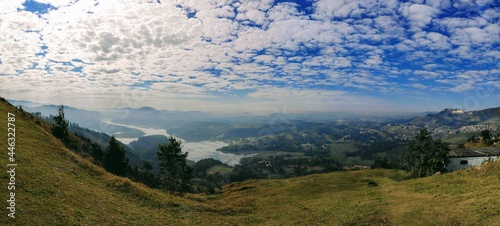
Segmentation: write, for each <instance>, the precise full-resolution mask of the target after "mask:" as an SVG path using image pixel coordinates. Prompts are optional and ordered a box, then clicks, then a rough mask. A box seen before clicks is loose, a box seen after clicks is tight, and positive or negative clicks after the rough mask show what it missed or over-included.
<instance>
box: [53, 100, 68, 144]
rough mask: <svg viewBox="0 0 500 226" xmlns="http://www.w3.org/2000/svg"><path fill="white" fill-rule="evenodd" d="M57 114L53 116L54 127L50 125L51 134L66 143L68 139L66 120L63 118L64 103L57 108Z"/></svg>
mask: <svg viewBox="0 0 500 226" xmlns="http://www.w3.org/2000/svg"><path fill="white" fill-rule="evenodd" d="M57 112H58V114H57V116H54V117H53V119H54V121H55V124H54V127H52V134H53V135H54V136H55V137H57V138H58V139H59V140H61V141H63V142H64V143H66V142H67V141H68V137H69V133H68V121H67V120H66V119H65V118H64V105H61V106H60V107H59V109H58V111H57Z"/></svg>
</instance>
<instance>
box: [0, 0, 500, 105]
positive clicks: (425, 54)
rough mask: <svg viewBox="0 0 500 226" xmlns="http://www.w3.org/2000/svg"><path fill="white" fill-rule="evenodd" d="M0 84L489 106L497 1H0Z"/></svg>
mask: <svg viewBox="0 0 500 226" xmlns="http://www.w3.org/2000/svg"><path fill="white" fill-rule="evenodd" d="M0 3H1V5H2V7H1V8H0V96H3V97H6V98H8V99H15V100H30V101H35V102H41V103H52V104H65V105H70V106H75V107H80V108H87V109H101V108H110V107H111V108H112V107H142V106H151V107H154V108H157V109H169V110H174V109H177V110H202V111H217V112H252V113H259V114H260V113H273V112H306V111H344V112H346V111H347V112H348V111H356V112H358V111H364V112H383V111H430V110H441V109H443V108H447V107H453V108H462V109H465V110H477V109H483V108H488V107H498V106H500V3H499V1H498V0H475V1H470V0H457V1H449V0H414V1H392V0H383V1H375V0H373V1H372V0H359V1H358V0H353V1H351V0H300V1H299V0H296V1H292V0H275V1H273V0H155V1H150V0H130V1H129V0H54V1H50V0H38V1H31V0H28V1H24V0H21V1H18V0H0Z"/></svg>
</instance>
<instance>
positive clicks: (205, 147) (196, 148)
mask: <svg viewBox="0 0 500 226" xmlns="http://www.w3.org/2000/svg"><path fill="white" fill-rule="evenodd" d="M103 123H106V124H109V125H116V126H124V127H128V128H131V129H137V130H141V131H142V132H144V135H142V136H151V135H164V136H166V137H168V136H169V134H168V133H167V130H165V129H154V128H147V127H141V126H134V125H126V124H120V123H114V122H112V121H104V122H103ZM176 138H177V139H180V140H181V141H182V146H183V149H182V151H187V152H188V157H187V159H189V160H192V161H195V162H196V161H199V160H201V159H206V158H213V159H217V160H219V161H221V162H223V163H226V164H228V165H231V166H234V165H235V164H238V163H239V162H240V159H242V158H243V157H248V156H250V155H236V154H229V153H223V152H220V151H217V149H219V148H222V147H225V146H227V145H228V144H227V143H225V142H222V141H198V142H188V141H186V140H183V139H182V138H179V137H176ZM116 139H117V140H119V141H120V142H122V143H124V144H127V145H128V144H130V143H131V142H133V141H137V140H138V139H139V137H127V138H118V137H117V138H116Z"/></svg>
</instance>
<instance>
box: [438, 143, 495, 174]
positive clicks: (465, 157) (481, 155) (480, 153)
mask: <svg viewBox="0 0 500 226" xmlns="http://www.w3.org/2000/svg"><path fill="white" fill-rule="evenodd" d="M448 157H449V159H450V164H448V167H447V169H448V170H449V171H454V170H461V169H466V168H469V167H471V166H479V165H481V164H482V163H483V162H485V161H488V160H493V161H495V160H497V159H498V158H500V147H486V148H456V149H452V150H451V151H450V152H449V153H448Z"/></svg>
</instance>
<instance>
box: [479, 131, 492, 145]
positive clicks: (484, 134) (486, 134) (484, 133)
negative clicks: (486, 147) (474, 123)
mask: <svg viewBox="0 0 500 226" xmlns="http://www.w3.org/2000/svg"><path fill="white" fill-rule="evenodd" d="M481 136H482V137H483V140H484V141H485V142H488V141H489V140H491V132H490V131H489V130H487V129H485V130H483V131H481Z"/></svg>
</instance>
